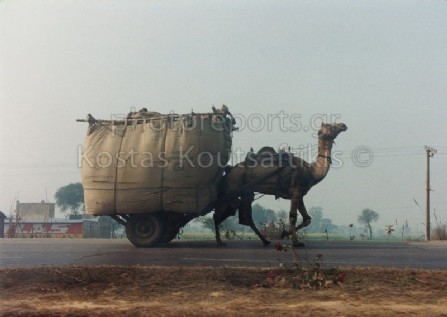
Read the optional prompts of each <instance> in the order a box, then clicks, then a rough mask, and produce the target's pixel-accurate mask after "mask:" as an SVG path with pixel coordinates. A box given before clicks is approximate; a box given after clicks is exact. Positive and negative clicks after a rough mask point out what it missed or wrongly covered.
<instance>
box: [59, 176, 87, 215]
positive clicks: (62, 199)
mask: <svg viewBox="0 0 447 317" xmlns="http://www.w3.org/2000/svg"><path fill="white" fill-rule="evenodd" d="M54 197H55V198H56V205H58V206H59V207H60V208H61V210H62V211H64V212H66V211H70V213H71V214H72V215H79V214H80V212H79V211H80V209H81V207H82V206H83V204H84V189H83V187H82V184H81V183H72V184H69V185H67V186H63V187H60V188H59V189H58V190H57V191H56V194H55V195H54Z"/></svg>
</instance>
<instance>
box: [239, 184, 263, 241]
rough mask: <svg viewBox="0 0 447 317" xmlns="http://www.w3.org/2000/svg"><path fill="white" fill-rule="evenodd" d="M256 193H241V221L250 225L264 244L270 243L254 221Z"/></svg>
mask: <svg viewBox="0 0 447 317" xmlns="http://www.w3.org/2000/svg"><path fill="white" fill-rule="evenodd" d="M254 198H255V194H254V193H253V192H247V193H243V194H242V195H241V205H240V207H239V223H240V224H242V225H245V226H250V228H251V229H252V230H253V231H254V232H255V233H256V235H257V236H258V237H259V239H261V241H262V243H263V244H264V245H269V244H270V243H271V242H270V241H269V240H267V239H266V238H265V237H264V235H263V234H262V233H261V232H260V231H259V230H258V228H257V227H256V225H255V223H254V221H253V209H252V207H251V204H252V202H253V201H254Z"/></svg>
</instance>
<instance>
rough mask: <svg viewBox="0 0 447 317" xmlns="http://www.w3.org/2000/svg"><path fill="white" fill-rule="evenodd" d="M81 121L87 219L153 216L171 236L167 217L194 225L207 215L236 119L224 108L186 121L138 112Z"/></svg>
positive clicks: (182, 117) (187, 117)
mask: <svg viewBox="0 0 447 317" xmlns="http://www.w3.org/2000/svg"><path fill="white" fill-rule="evenodd" d="M81 121H82V120H81ZM84 121H88V122H89V129H88V133H87V137H86V139H85V143H84V148H83V154H82V182H83V186H84V199H85V210H86V213H88V214H93V215H119V217H121V218H122V219H124V220H125V221H127V222H130V221H131V220H132V219H140V220H134V221H133V222H138V221H139V222H141V219H142V218H148V217H143V216H141V215H142V214H144V215H148V214H149V215H151V214H152V215H156V216H157V217H159V218H161V219H162V222H164V223H163V226H164V231H169V228H168V227H169V224H168V223H169V222H170V221H171V220H172V217H167V216H166V215H168V214H169V215H173V217H176V216H178V215H176V214H180V215H190V216H191V218H192V217H193V216H197V215H200V214H203V213H206V212H208V211H210V210H211V209H210V208H211V206H212V203H213V202H214V201H215V200H216V199H217V187H218V184H219V181H220V179H221V177H222V175H223V170H224V167H225V165H226V164H227V162H228V159H229V155H230V151H231V136H232V131H233V129H234V127H233V125H234V119H233V118H232V117H231V114H230V113H229V111H228V108H227V107H226V106H223V107H222V108H221V109H219V110H217V109H215V108H214V107H213V112H212V113H189V114H184V115H177V114H167V115H163V114H159V113H154V112H148V111H147V110H146V109H142V110H140V111H139V112H133V113H130V114H129V115H128V116H127V117H126V118H125V119H121V120H96V119H94V118H93V117H92V116H91V115H89V117H88V119H87V120H84ZM132 215H140V216H139V217H133V218H132ZM149 218H150V217H149ZM191 218H189V219H191ZM185 219H186V218H185ZM174 231H175V230H174ZM128 235H129V234H128ZM162 240H163V239H162ZM165 240H169V237H168V238H166V239H165ZM131 241H132V240H131ZM132 242H133V241H132ZM134 244H135V243H134ZM151 244H152V243H151ZM141 246H146V245H141Z"/></svg>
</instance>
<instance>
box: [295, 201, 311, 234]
mask: <svg viewBox="0 0 447 317" xmlns="http://www.w3.org/2000/svg"><path fill="white" fill-rule="evenodd" d="M298 210H299V211H300V214H301V217H303V222H302V223H300V224H299V225H298V227H296V230H300V229H302V228H304V227H307V226H308V225H310V222H311V221H312V218H311V217H310V216H309V214H308V213H307V210H306V206H304V201H303V196H301V197H300V199H299V200H298Z"/></svg>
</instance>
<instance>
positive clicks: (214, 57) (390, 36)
mask: <svg viewBox="0 0 447 317" xmlns="http://www.w3.org/2000/svg"><path fill="white" fill-rule="evenodd" d="M221 104H226V105H227V106H228V107H229V108H230V110H231V111H232V112H233V113H235V114H238V117H239V118H244V119H243V120H244V122H245V123H246V124H245V127H243V129H241V131H239V132H235V133H234V136H233V141H234V150H235V152H236V151H237V150H238V149H242V150H243V151H246V150H248V149H249V148H250V147H251V146H252V147H253V148H255V149H259V148H260V147H261V146H264V145H270V146H273V147H275V148H277V147H278V146H280V145H281V144H287V145H290V146H291V147H292V148H295V149H298V148H299V147H300V146H302V147H305V148H307V147H308V146H309V144H310V145H313V152H311V153H312V154H313V155H315V154H316V152H315V149H316V148H315V145H316V142H317V141H316V139H315V138H314V136H313V135H314V133H315V131H316V130H315V128H316V126H317V125H318V124H319V123H320V122H321V118H326V119H327V121H331V118H332V119H337V122H344V123H346V124H347V126H348V128H349V129H348V131H347V132H345V133H342V134H340V135H339V137H338V138H337V140H336V144H335V146H334V150H335V151H338V155H339V157H340V159H341V161H342V164H337V165H342V166H334V168H333V169H332V170H331V171H330V172H329V174H328V176H327V178H326V179H325V180H324V181H323V182H322V183H320V184H318V185H317V186H316V187H314V188H313V189H312V190H311V191H310V192H309V194H308V195H307V196H306V197H305V202H306V205H307V207H308V208H310V207H311V206H321V207H323V212H324V215H325V216H327V217H329V218H331V219H332V220H333V221H334V222H335V223H336V224H349V223H354V224H355V225H356V226H359V224H358V223H357V216H358V214H359V213H360V212H361V210H362V209H364V208H371V209H373V210H375V211H377V212H378V213H379V214H380V220H379V224H377V225H376V229H380V228H381V227H383V228H384V226H385V225H386V224H395V222H396V219H397V221H398V223H399V224H400V225H401V224H403V223H404V222H405V220H408V223H409V225H410V226H411V227H413V229H416V226H417V227H418V228H419V231H420V232H421V233H422V224H421V223H423V222H424V221H425V218H424V214H423V212H422V211H421V210H420V209H419V208H418V207H417V206H416V204H415V203H414V202H413V199H416V201H417V202H418V203H419V204H420V205H421V208H422V209H424V208H425V207H424V205H425V164H426V159H425V152H424V145H431V146H433V147H435V148H436V149H437V150H438V154H437V155H436V156H435V157H434V158H433V159H432V160H431V170H432V188H433V189H434V191H433V192H432V207H433V208H434V209H436V213H437V215H438V217H439V218H440V219H442V220H443V221H444V222H447V198H446V196H447V182H446V181H445V180H446V179H447V168H446V166H444V165H443V164H446V163H447V160H446V158H447V157H446V154H447V141H446V139H445V138H446V135H447V133H446V132H447V128H446V124H445V120H446V118H447V1H440V0H439V1H409V0H403V1H359V0H355V1H308V0H305V1H283V0H275V1H260V0H256V1H255V0H253V1H210V0H206V1H92V0H89V1H87V0H86V1H82V0H78V1H69V0H67V1H38V0H34V1H20V0H14V1H0V105H1V116H0V118H1V119H0V120H1V124H0V140H1V141H0V146H1V149H2V152H1V154H2V155H1V157H0V210H2V211H4V212H5V213H6V214H9V212H10V211H11V205H12V204H13V203H14V201H15V200H16V199H19V200H20V201H22V202H35V201H41V200H42V199H45V198H46V196H47V197H48V200H50V201H54V193H55V191H56V190H57V189H58V188H59V187H61V186H64V185H67V184H68V183H71V182H78V181H80V170H79V168H78V153H79V151H80V146H81V145H82V143H83V139H84V136H85V133H86V129H87V125H86V124H85V123H76V122H75V120H76V119H78V118H84V117H85V116H86V115H87V113H92V114H93V115H94V116H95V117H97V118H103V119H108V118H110V117H111V115H113V114H125V113H127V112H129V111H130V110H131V109H132V108H136V109H139V108H141V107H147V108H149V109H150V110H153V111H158V112H162V113H168V112H170V111H174V112H177V113H187V112H189V111H191V109H194V111H196V112H207V111H209V110H210V108H211V106H212V105H215V106H217V107H218V106H220V105H221ZM277 115H281V116H282V117H284V118H285V119H284V122H280V121H279V120H277V119H273V118H274V117H275V116H277ZM292 116H294V118H295V119H296V118H299V123H300V124H301V129H294V130H298V131H291V130H293V129H290V128H293V127H295V128H296V126H294V125H293V124H292V123H291V121H290V118H291V117H292ZM269 121H270V122H271V125H270V127H269V126H268V124H267V123H268V122H269ZM239 122H241V123H242V119H240V120H239ZM263 122H265V125H261V124H262V123H263ZM295 122H296V121H295ZM249 126H250V127H251V129H250V127H249ZM284 128H286V129H284ZM287 128H289V129H287ZM359 146H360V147H361V148H360V149H361V151H363V150H368V149H370V150H371V151H372V152H371V153H372V155H373V161H372V162H363V161H365V160H367V159H368V155H369V154H368V153H366V154H365V153H363V154H362V155H361V156H360V160H361V161H362V162H363V163H362V162H360V163H362V164H363V165H367V164H366V163H371V164H370V165H369V166H363V167H361V166H357V165H362V164H359V163H357V165H356V164H354V163H353V160H352V154H353V153H360V152H355V151H356V150H355V149H356V148H358V147H359ZM308 155H309V154H306V159H307V156H308ZM312 158H313V156H311V159H312ZM259 202H260V203H261V204H263V205H265V206H267V207H270V208H274V209H286V210H288V204H289V202H288V201H285V200H278V201H275V200H274V199H273V198H262V199H261V200H259Z"/></svg>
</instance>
